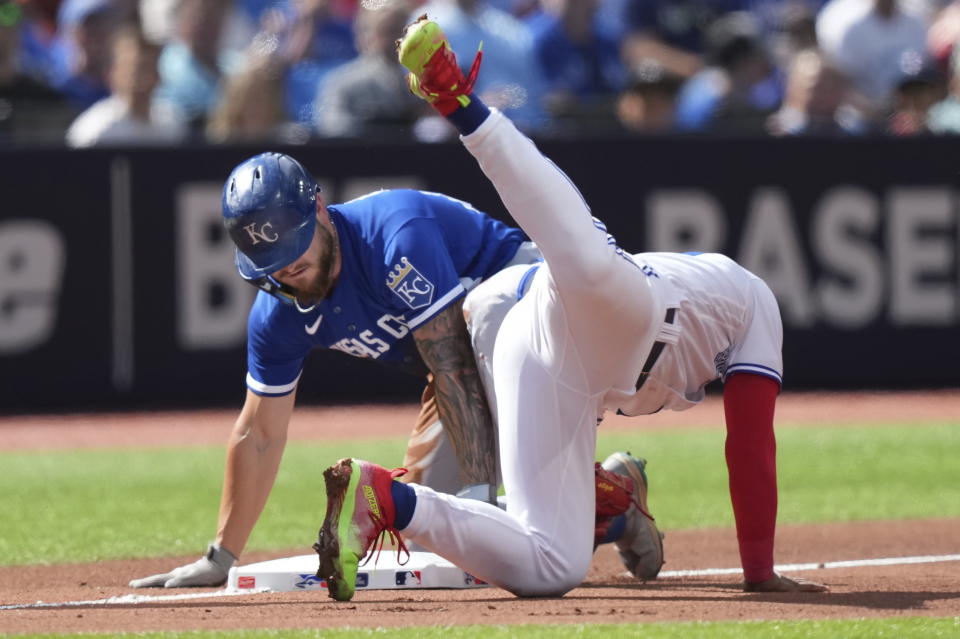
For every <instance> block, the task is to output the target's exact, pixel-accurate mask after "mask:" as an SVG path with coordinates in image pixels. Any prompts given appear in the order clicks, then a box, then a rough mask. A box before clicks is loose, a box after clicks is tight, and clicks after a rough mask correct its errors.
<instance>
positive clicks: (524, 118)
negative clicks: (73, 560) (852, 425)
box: [0, 0, 960, 147]
mask: <svg viewBox="0 0 960 639" xmlns="http://www.w3.org/2000/svg"><path fill="white" fill-rule="evenodd" d="M423 13H427V14H428V15H430V16H431V17H433V18H435V19H437V20H438V21H439V22H440V24H441V26H442V27H443V28H444V30H445V31H446V32H447V34H448V36H449V38H450V41H451V44H452V46H453V48H454V50H455V52H456V54H457V56H458V59H459V60H460V62H461V64H463V65H464V66H469V64H470V63H471V61H472V60H473V57H474V54H475V52H476V50H477V47H478V45H479V43H480V42H481V41H482V42H483V66H482V70H481V73H480V77H479V81H478V83H477V86H476V90H477V92H478V94H479V95H480V96H481V97H482V98H483V99H484V100H485V101H486V102H487V103H488V104H490V105H494V106H497V107H499V108H500V109H503V110H504V111H506V112H507V113H509V114H510V116H511V117H512V118H513V119H514V120H515V121H516V122H517V123H518V124H519V125H520V126H521V128H523V129H525V130H526V131H527V132H529V133H531V134H534V135H538V136H578V135H594V136H604V135H618V136H619V135H625V134H647V133H663V132H670V133H701V134H715V133H719V134H730V135H772V136H797V135H818V136H856V135H891V136H913V135H939V134H951V133H958V132H960V48H958V47H957V46H956V45H957V43H958V42H960V0H0V144H5V145H9V144H37V143H40V144H63V143H65V144H67V145H69V146H72V147H87V146H94V145H120V144H137V145H143V144H172V143H184V142H191V143H197V142H208V143H214V144H218V143H230V142H252V141H253V142H261V141H271V142H280V143H289V144H297V143H305V142H308V141H311V140H316V139H319V138H358V137H367V138H373V139H387V138H389V139H396V138H398V137H404V136H405V137H413V138H416V139H420V140H427V141H436V140H443V139H446V138H448V137H450V136H451V135H452V129H451V128H450V127H449V125H448V124H447V123H446V122H445V121H444V120H442V119H440V118H437V117H435V116H433V115H432V114H431V112H430V109H429V108H428V107H426V106H425V105H424V104H423V103H422V102H420V101H419V100H416V99H414V98H413V97H412V96H411V95H410V94H409V92H408V90H407V88H406V83H405V79H404V73H403V69H402V68H400V66H399V65H398V64H397V62H396V59H395V54H394V41H395V40H396V39H397V38H398V37H399V35H400V32H401V30H402V29H403V26H404V25H405V24H406V23H407V22H408V21H410V20H411V19H413V18H415V17H416V16H418V15H420V14H423Z"/></svg>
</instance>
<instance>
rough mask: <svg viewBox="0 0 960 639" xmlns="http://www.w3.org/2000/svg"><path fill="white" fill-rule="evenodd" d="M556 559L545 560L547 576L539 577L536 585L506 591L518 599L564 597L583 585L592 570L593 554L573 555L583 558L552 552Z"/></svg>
mask: <svg viewBox="0 0 960 639" xmlns="http://www.w3.org/2000/svg"><path fill="white" fill-rule="evenodd" d="M552 552H553V553H554V556H555V557H556V559H553V560H552V561H551V560H550V558H545V559H544V560H543V561H544V563H545V564H548V563H549V564H552V565H550V566H549V567H545V568H546V570H547V571H548V574H546V575H540V576H538V577H539V578H538V580H537V582H536V583H530V584H523V585H517V586H511V587H507V588H506V589H507V590H509V591H510V592H512V593H513V594H515V595H516V596H518V597H562V596H563V595H565V594H567V593H568V592H570V591H571V590H573V589H574V588H576V587H577V586H579V585H580V584H582V583H583V580H584V579H585V578H586V576H587V571H588V570H589V569H590V562H591V560H592V557H593V554H592V552H591V553H587V554H583V553H573V554H578V555H581V556H577V557H574V556H572V554H571V553H569V552H567V553H565V552H563V550H560V549H557V550H555V551H552Z"/></svg>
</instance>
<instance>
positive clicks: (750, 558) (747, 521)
mask: <svg viewBox="0 0 960 639" xmlns="http://www.w3.org/2000/svg"><path fill="white" fill-rule="evenodd" d="M779 391H780V385H779V384H778V383H777V382H776V381H775V380H773V379H770V378H768V377H763V376H761V375H753V374H750V373H737V374H734V375H731V376H730V377H729V378H728V379H727V382H726V384H725V385H724V388H723V409H724V413H725V415H726V421H727V443H726V457H727V470H728V472H729V474H730V498H731V501H732V502H733V516H734V518H735V519H736V523H737V541H738V542H739V544H740V562H741V564H742V565H743V576H744V579H745V580H746V581H748V582H754V583H755V582H760V581H765V580H767V579H769V578H770V577H772V576H773V538H774V530H775V528H776V522H777V442H776V439H775V437H774V433H773V412H774V407H775V405H776V401H777V393H779Z"/></svg>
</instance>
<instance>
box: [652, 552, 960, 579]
mask: <svg viewBox="0 0 960 639" xmlns="http://www.w3.org/2000/svg"><path fill="white" fill-rule="evenodd" d="M942 561H960V555H922V556H917V557H884V558H882V559H849V560H845V561H825V562H819V563H816V562H810V563H805V564H779V565H776V566H774V567H773V569H774V570H776V571H778V572H798V571H803V570H825V569H830V568H866V567H868V566H899V565H903V564H931V563H938V562H942ZM742 572H743V569H741V568H706V569H703V570H664V571H662V572H661V573H660V576H661V577H707V576H711V575H738V574H740V573H742Z"/></svg>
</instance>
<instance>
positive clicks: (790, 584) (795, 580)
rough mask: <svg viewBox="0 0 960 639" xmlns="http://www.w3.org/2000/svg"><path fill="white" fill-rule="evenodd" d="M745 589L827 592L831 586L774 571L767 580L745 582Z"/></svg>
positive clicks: (748, 590)
mask: <svg viewBox="0 0 960 639" xmlns="http://www.w3.org/2000/svg"><path fill="white" fill-rule="evenodd" d="M743 589H744V590H745V591H746V592H827V591H829V590H830V587H829V586H825V585H823V584H818V583H817V582H815V581H810V580H809V579H804V578H802V577H786V576H784V575H778V574H777V573H773V577H770V579H767V580H766V581H760V582H757V583H750V582H747V583H745V584H744V586H743Z"/></svg>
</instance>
